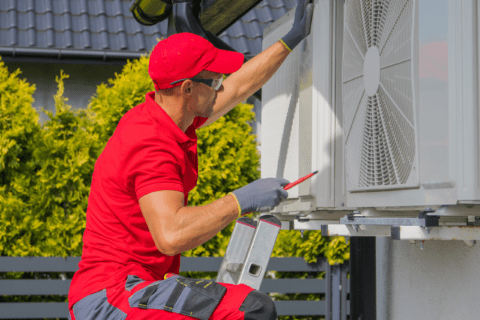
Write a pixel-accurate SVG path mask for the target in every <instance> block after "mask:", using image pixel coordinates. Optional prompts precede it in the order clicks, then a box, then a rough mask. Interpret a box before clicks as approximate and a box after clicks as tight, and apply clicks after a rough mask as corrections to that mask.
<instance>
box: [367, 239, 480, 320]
mask: <svg viewBox="0 0 480 320" xmlns="http://www.w3.org/2000/svg"><path fill="white" fill-rule="evenodd" d="M376 246H377V248H376V256H377V320H408V319H412V320H415V319H422V320H468V319H479V318H480V304H479V303H477V301H476V300H477V296H478V294H479V293H480V272H479V270H478V266H479V265H480V246H478V245H476V246H474V247H469V246H467V245H466V244H465V242H463V241H455V240H454V241H425V244H424V249H423V250H420V244H419V243H418V242H417V243H416V244H412V243H410V242H409V241H405V240H401V241H395V240H391V239H390V238H387V237H377V242H376Z"/></svg>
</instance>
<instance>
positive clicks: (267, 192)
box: [231, 178, 289, 216]
mask: <svg viewBox="0 0 480 320" xmlns="http://www.w3.org/2000/svg"><path fill="white" fill-rule="evenodd" d="M288 183H289V182H288V180H285V179H275V178H267V179H258V180H255V181H253V182H252V183H249V184H247V185H246V186H244V187H242V188H240V189H237V190H235V191H233V192H231V193H233V194H234V196H235V197H236V199H237V202H238V205H239V207H240V208H239V209H238V210H239V215H240V216H242V215H244V214H246V213H249V212H265V211H269V210H271V209H273V208H274V207H276V206H278V205H279V204H280V201H282V200H283V199H286V198H287V197H288V192H287V191H285V190H284V189H283V186H285V185H287V184H288Z"/></svg>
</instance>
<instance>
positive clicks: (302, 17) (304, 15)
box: [281, 0, 313, 51]
mask: <svg viewBox="0 0 480 320" xmlns="http://www.w3.org/2000/svg"><path fill="white" fill-rule="evenodd" d="M310 1H311V0H300V2H299V3H298V5H297V10H295V20H294V21H293V26H292V29H291V30H290V31H289V32H288V33H287V34H286V35H285V36H284V37H283V38H282V39H281V41H282V42H283V43H284V44H285V46H286V47H287V49H289V50H290V51H292V50H293V48H295V47H296V46H297V44H299V43H300V41H302V40H303V39H305V37H306V36H308V35H309V34H310V27H311V25H312V16H313V4H312V3H310Z"/></svg>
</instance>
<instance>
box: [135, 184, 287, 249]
mask: <svg viewBox="0 0 480 320" xmlns="http://www.w3.org/2000/svg"><path fill="white" fill-rule="evenodd" d="M288 183H289V182H288V181H287V180H285V179H275V178H268V179H259V180H255V181H253V182H251V183H249V184H248V185H246V186H244V187H242V188H239V189H237V190H234V191H233V192H232V193H231V194H228V195H226V196H225V197H223V198H220V199H218V200H215V201H214V202H212V203H209V204H207V205H204V206H198V207H184V206H183V201H184V197H183V193H182V192H179V191H170V190H164V191H156V192H152V193H149V194H147V195H145V196H143V197H141V198H140V199H139V203H140V209H141V210H142V213H143V216H144V218H145V221H146V222H147V226H148V229H149V230H150V233H151V234H152V237H153V241H154V242H155V245H156V246H157V248H158V250H159V251H160V252H162V253H164V254H166V255H168V256H173V255H176V254H178V253H180V252H184V251H188V250H190V249H193V248H196V247H198V246H199V245H201V244H203V243H205V242H207V241H208V240H210V239H211V238H213V237H214V236H215V235H216V234H217V233H218V232H219V231H220V230H222V229H223V228H225V227H226V226H228V225H229V224H230V223H231V222H233V221H235V220H236V219H237V218H238V217H239V215H240V214H241V215H243V214H247V213H248V212H262V211H265V210H271V209H272V208H274V207H276V206H278V204H279V203H280V201H281V200H282V199H286V198H287V197H288V193H287V192H286V191H285V190H284V189H283V186H285V185H287V184H288Z"/></svg>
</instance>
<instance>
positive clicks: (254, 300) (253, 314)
mask: <svg viewBox="0 0 480 320" xmlns="http://www.w3.org/2000/svg"><path fill="white" fill-rule="evenodd" d="M240 311H244V312H245V320H276V319H277V309H276V308H275V303H274V302H273V300H272V298H271V297H270V296H269V295H268V294H266V293H264V292H261V291H258V290H253V291H252V292H250V293H249V294H248V295H247V297H246V298H245V300H244V301H243V303H242V305H241V306H240Z"/></svg>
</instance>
